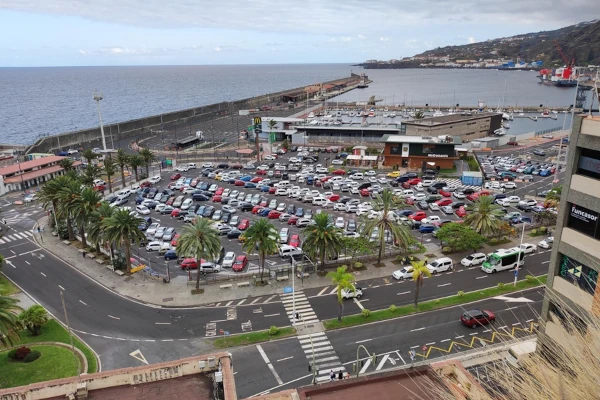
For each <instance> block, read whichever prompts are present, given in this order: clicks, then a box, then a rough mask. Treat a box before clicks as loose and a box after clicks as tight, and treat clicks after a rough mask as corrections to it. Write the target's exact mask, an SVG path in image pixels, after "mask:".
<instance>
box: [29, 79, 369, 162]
mask: <svg viewBox="0 0 600 400" xmlns="http://www.w3.org/2000/svg"><path fill="white" fill-rule="evenodd" d="M358 80H360V75H357V74H351V75H350V77H347V78H341V79H336V80H333V81H328V82H323V83H324V84H341V83H345V84H349V83H350V82H356V81H358ZM298 91H304V86H302V87H299V88H295V89H288V90H282V91H280V92H275V93H268V94H265V95H261V96H255V97H250V98H247V99H242V100H237V101H233V102H221V103H216V104H210V105H206V106H201V107H196V108H190V109H187V110H180V111H174V112H170V113H165V114H160V115H153V116H149V117H144V118H138V119H134V120H129V121H124V122H118V123H114V124H108V125H104V136H105V138H106V145H107V147H110V146H111V139H112V141H118V140H123V139H128V138H135V137H137V136H140V135H143V134H148V133H151V132H152V131H160V130H161V129H164V128H165V126H166V125H170V124H176V123H177V124H181V123H186V122H188V121H189V122H191V121H192V120H193V121H194V122H195V123H198V122H203V121H209V120H211V119H214V118H215V117H225V116H229V115H231V114H233V115H237V114H238V111H239V110H247V109H253V108H260V107H262V106H265V105H269V106H271V105H273V104H275V103H276V102H278V101H279V100H280V99H281V97H282V96H283V95H285V94H289V93H294V92H296V93H297V92H298ZM304 100H306V99H304ZM101 138H102V135H101V133H100V127H99V126H98V127H95V128H90V129H83V130H79V131H72V132H66V133H61V134H58V135H53V136H46V137H43V138H40V139H38V140H37V141H36V142H35V143H34V144H33V145H31V146H30V147H29V148H28V149H27V150H26V154H29V153H48V152H56V151H58V150H59V149H67V148H70V147H73V148H81V147H82V146H84V144H87V146H84V147H89V144H91V143H94V145H95V146H97V147H102V146H101Z"/></svg>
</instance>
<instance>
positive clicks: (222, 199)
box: [221, 197, 231, 204]
mask: <svg viewBox="0 0 600 400" xmlns="http://www.w3.org/2000/svg"><path fill="white" fill-rule="evenodd" d="M229 200H231V198H229V197H221V204H228V203H229Z"/></svg>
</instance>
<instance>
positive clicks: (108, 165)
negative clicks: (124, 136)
mask: <svg viewBox="0 0 600 400" xmlns="http://www.w3.org/2000/svg"><path fill="white" fill-rule="evenodd" d="M102 164H103V165H104V172H105V173H106V181H107V182H108V193H112V177H113V175H115V174H116V173H117V165H116V163H115V160H113V159H112V157H107V158H105V159H104V161H103V162H102Z"/></svg>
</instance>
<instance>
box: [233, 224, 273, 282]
mask: <svg viewBox="0 0 600 400" xmlns="http://www.w3.org/2000/svg"><path fill="white" fill-rule="evenodd" d="M244 238H245V241H244V244H243V245H242V250H244V251H245V252H246V253H248V254H250V253H253V252H254V251H258V268H259V271H260V282H261V283H262V282H263V274H264V271H265V259H266V258H267V256H268V255H269V254H273V253H276V252H277V248H278V247H277V243H278V240H277V238H278V235H277V230H276V229H275V226H273V224H272V223H270V222H269V220H267V219H265V218H261V219H259V220H258V221H256V223H255V224H254V225H251V226H250V227H249V228H248V229H247V230H246V232H244Z"/></svg>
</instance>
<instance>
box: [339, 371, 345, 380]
mask: <svg viewBox="0 0 600 400" xmlns="http://www.w3.org/2000/svg"><path fill="white" fill-rule="evenodd" d="M342 379H344V373H343V372H342V371H340V372H339V373H338V380H340V381H341V380H342Z"/></svg>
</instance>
